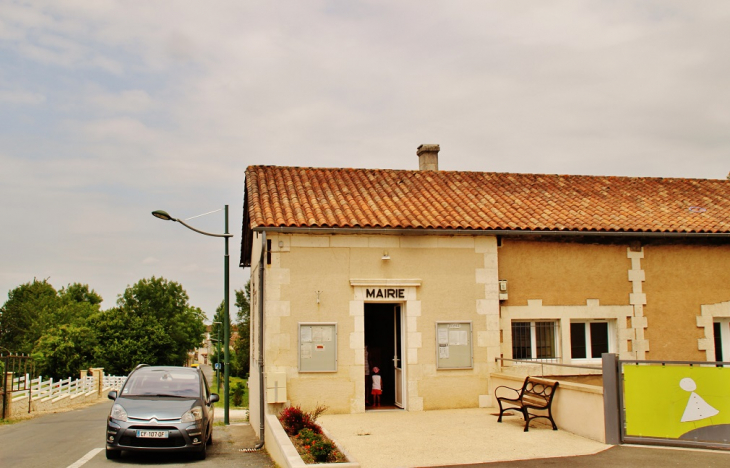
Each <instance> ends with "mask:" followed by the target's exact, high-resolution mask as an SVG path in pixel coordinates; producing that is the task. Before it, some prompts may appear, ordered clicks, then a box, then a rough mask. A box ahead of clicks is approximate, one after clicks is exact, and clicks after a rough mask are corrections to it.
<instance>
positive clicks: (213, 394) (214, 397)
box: [208, 393, 221, 405]
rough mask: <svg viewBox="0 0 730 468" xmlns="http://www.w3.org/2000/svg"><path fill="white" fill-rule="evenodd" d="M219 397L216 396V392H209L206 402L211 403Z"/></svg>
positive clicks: (218, 399)
mask: <svg viewBox="0 0 730 468" xmlns="http://www.w3.org/2000/svg"><path fill="white" fill-rule="evenodd" d="M220 399H221V397H219V396H218V394H217V393H211V394H210V397H209V398H208V404H209V405H210V404H213V403H215V402H216V401H220Z"/></svg>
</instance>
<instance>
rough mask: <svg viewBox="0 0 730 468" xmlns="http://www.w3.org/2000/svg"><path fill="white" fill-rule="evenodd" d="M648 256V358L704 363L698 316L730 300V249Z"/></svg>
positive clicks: (683, 248) (665, 248) (670, 249)
mask: <svg viewBox="0 0 730 468" xmlns="http://www.w3.org/2000/svg"><path fill="white" fill-rule="evenodd" d="M644 252H645V254H644V259H643V261H642V265H643V268H644V270H645V272H646V282H645V284H644V292H645V293H646V297H647V304H646V307H645V314H646V317H647V320H648V322H649V326H648V327H647V329H646V337H647V339H648V340H649V343H650V351H649V352H648V353H647V359H659V360H661V359H667V360H698V361H704V360H705V359H706V355H705V352H704V351H700V350H699V349H698V340H699V339H701V338H704V337H705V332H704V330H703V329H702V328H699V327H698V326H697V317H698V316H700V315H701V307H702V305H707V304H716V303H721V302H726V301H730V246H727V245H724V246H710V245H649V246H646V247H645V248H644Z"/></svg>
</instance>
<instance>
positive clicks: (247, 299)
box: [233, 280, 251, 378]
mask: <svg viewBox="0 0 730 468" xmlns="http://www.w3.org/2000/svg"><path fill="white" fill-rule="evenodd" d="M235 293H236V307H237V308H238V313H237V314H236V320H237V322H236V327H237V329H238V334H237V336H236V339H235V340H234V342H233V352H234V356H235V358H234V359H233V361H234V364H233V374H234V375H236V376H238V377H242V378H245V377H246V376H247V375H248V374H249V372H250V370H251V369H250V356H251V350H250V347H251V346H250V345H251V336H250V333H251V280H249V281H248V282H247V283H246V286H245V287H244V288H243V289H237V290H236V291H235Z"/></svg>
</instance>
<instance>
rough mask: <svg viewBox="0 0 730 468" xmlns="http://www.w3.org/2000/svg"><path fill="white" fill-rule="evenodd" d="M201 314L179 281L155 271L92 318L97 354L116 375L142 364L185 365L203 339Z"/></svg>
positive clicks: (107, 368)
mask: <svg viewBox="0 0 730 468" xmlns="http://www.w3.org/2000/svg"><path fill="white" fill-rule="evenodd" d="M203 319H204V313H203V311H202V310H200V309H199V308H197V307H192V306H190V304H189V303H188V295H187V293H186V292H185V290H184V289H183V287H182V286H181V285H180V284H179V283H176V282H174V281H168V280H166V279H164V278H155V277H154V276H153V277H152V278H150V279H142V280H139V281H138V282H137V283H135V284H134V285H132V286H129V287H127V289H126V290H125V291H124V293H123V294H122V295H121V296H120V297H119V299H118V300H117V307H116V308H113V309H110V310H107V311H105V312H103V313H101V314H99V315H98V317H96V319H95V320H94V321H93V324H94V328H95V329H96V330H97V336H98V345H97V347H96V352H95V353H94V355H95V359H96V361H97V362H98V363H99V364H100V365H103V367H104V368H105V370H106V371H107V372H109V373H114V374H126V373H128V372H130V371H131V370H132V369H134V367H136V366H137V365H138V364H141V363H146V364H150V365H182V364H184V363H185V361H186V359H187V355H188V351H191V350H193V349H195V348H197V347H199V346H200V344H201V343H202V341H203V335H204V332H205V325H204V324H203Z"/></svg>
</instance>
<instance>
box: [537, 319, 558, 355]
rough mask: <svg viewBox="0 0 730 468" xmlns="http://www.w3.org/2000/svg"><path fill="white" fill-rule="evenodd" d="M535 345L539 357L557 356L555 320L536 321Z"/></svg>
mask: <svg viewBox="0 0 730 468" xmlns="http://www.w3.org/2000/svg"><path fill="white" fill-rule="evenodd" d="M535 345H536V346H535V347H536V349H537V358H538V359H552V358H555V357H556V353H555V322H535Z"/></svg>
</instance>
